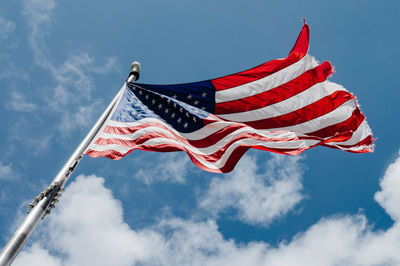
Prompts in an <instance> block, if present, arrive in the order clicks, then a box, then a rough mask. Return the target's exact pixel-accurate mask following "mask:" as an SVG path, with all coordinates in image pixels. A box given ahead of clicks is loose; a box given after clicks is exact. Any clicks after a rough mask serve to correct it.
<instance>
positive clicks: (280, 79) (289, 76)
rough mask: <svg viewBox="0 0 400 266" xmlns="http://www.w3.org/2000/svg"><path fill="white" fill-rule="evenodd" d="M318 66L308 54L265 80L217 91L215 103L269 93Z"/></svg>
mask: <svg viewBox="0 0 400 266" xmlns="http://www.w3.org/2000/svg"><path fill="white" fill-rule="evenodd" d="M316 66H318V62H317V60H315V58H314V57H312V56H310V55H308V54H307V55H305V56H304V57H303V58H302V59H301V60H299V61H297V62H296V63H294V64H292V65H290V66H288V67H286V68H284V69H282V70H279V71H278V72H275V73H273V74H271V75H269V76H266V77H265V78H262V79H258V80H255V81H253V82H249V83H246V84H243V85H240V86H237V87H233V88H230V89H226V90H222V91H216V92H215V102H216V103H222V102H229V101H233V100H238V99H242V98H245V97H249V96H252V95H256V94H259V93H262V92H264V91H268V90H270V89H273V88H275V87H278V86H280V85H282V84H285V83H286V82H289V81H291V80H293V79H295V78H297V77H298V76H300V75H301V74H303V73H304V72H306V71H307V70H310V69H312V68H314V67H316Z"/></svg>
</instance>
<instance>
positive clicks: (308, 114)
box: [244, 91, 354, 129]
mask: <svg viewBox="0 0 400 266" xmlns="http://www.w3.org/2000/svg"><path fill="white" fill-rule="evenodd" d="M351 99H354V96H353V95H352V94H351V93H349V92H346V91H335V92H334V93H332V94H331V95H328V96H325V97H324V98H322V99H320V100H318V101H316V102H314V103H312V104H309V105H307V106H305V107H303V108H301V109H298V110H296V111H293V112H291V113H288V114H284V115H280V116H276V117H271V118H267V119H262V120H257V121H250V122H245V123H244V124H246V125H248V126H251V127H253V128H256V129H268V128H280V127H288V126H294V125H298V124H301V123H304V122H307V121H310V120H312V119H315V118H317V117H320V116H322V115H325V114H327V113H329V112H332V111H333V110H335V109H336V108H338V107H339V106H341V105H342V104H343V103H345V102H347V101H348V100H351Z"/></svg>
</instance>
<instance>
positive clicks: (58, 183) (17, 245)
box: [0, 62, 140, 266]
mask: <svg viewBox="0 0 400 266" xmlns="http://www.w3.org/2000/svg"><path fill="white" fill-rule="evenodd" d="M139 75H140V64H139V63H138V62H133V63H132V64H131V69H130V72H129V75H128V78H127V79H126V81H127V82H133V81H136V80H138V79H139ZM124 87H125V86H122V88H121V90H120V91H119V92H118V93H117V95H115V97H114V99H113V100H112V101H111V102H110V104H109V105H108V107H107V108H106V110H105V111H104V112H103V114H102V115H101V116H100V118H99V119H98V120H97V122H96V123H95V124H94V126H93V127H92V129H91V130H90V131H89V133H88V134H87V135H86V137H85V138H84V139H83V140H82V142H81V143H80V144H79V146H78V147H77V148H76V150H75V151H74V153H73V154H72V155H71V157H70V158H69V159H68V161H67V162H66V163H65V164H64V166H63V167H62V168H61V170H60V171H59V172H58V174H57V175H56V177H55V178H54V180H53V182H52V183H51V185H50V186H49V187H48V188H46V189H45V190H44V191H43V192H41V193H40V194H39V195H38V196H37V197H36V198H35V199H34V200H33V202H32V203H31V204H30V205H29V211H28V215H27V216H26V218H25V220H24V221H23V222H22V224H21V225H20V226H19V227H18V229H17V230H16V231H15V233H14V235H13V236H12V237H11V238H10V240H9V241H8V242H7V244H6V245H5V247H4V248H3V250H2V251H1V253H0V266H9V265H11V263H12V262H13V261H14V259H15V257H16V256H17V254H18V252H19V251H20V250H21V248H22V247H23V246H24V244H25V242H26V241H27V240H28V238H29V236H30V235H31V234H32V232H33V230H34V229H35V227H36V226H37V224H38V223H39V221H40V220H41V219H43V218H44V217H45V216H46V215H48V214H50V212H51V209H53V208H54V204H55V203H57V202H58V198H59V197H61V192H62V191H63V190H64V186H65V183H66V182H67V180H68V178H69V176H70V175H71V174H72V172H73V171H74V169H75V167H76V166H77V165H78V163H79V161H80V160H81V159H82V156H83V154H84V152H85V151H86V149H87V147H88V146H89V144H90V142H91V141H92V140H93V138H94V137H95V136H96V134H97V132H98V131H99V130H100V129H101V128H102V126H103V125H104V122H105V121H106V119H107V117H108V115H109V114H110V113H111V111H112V109H113V107H114V106H115V104H116V102H117V101H118V98H119V97H120V95H121V94H122V93H123V90H124Z"/></svg>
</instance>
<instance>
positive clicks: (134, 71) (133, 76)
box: [126, 61, 140, 82]
mask: <svg viewBox="0 0 400 266" xmlns="http://www.w3.org/2000/svg"><path fill="white" fill-rule="evenodd" d="M139 76H140V63H139V62H136V61H135V62H133V63H132V64H131V70H130V72H129V75H128V78H127V79H126V81H128V82H132V81H136V80H138V79H139Z"/></svg>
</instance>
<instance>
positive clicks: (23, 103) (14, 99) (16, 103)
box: [8, 90, 38, 112]
mask: <svg viewBox="0 0 400 266" xmlns="http://www.w3.org/2000/svg"><path fill="white" fill-rule="evenodd" d="M10 96H11V97H10V101H9V102H8V107H9V108H11V109H12V110H14V111H19V112H32V111H34V110H36V109H37V108H38V106H37V105H36V104H34V103H33V102H31V101H29V100H28V99H27V97H26V95H25V94H23V93H20V92H18V91H15V90H12V91H11V94H10Z"/></svg>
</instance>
